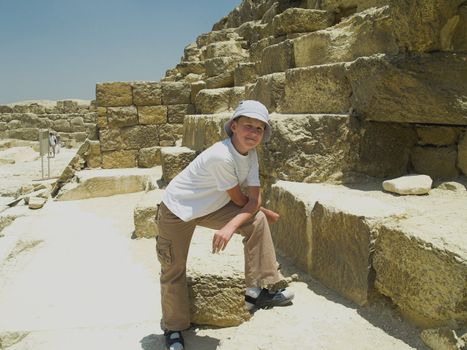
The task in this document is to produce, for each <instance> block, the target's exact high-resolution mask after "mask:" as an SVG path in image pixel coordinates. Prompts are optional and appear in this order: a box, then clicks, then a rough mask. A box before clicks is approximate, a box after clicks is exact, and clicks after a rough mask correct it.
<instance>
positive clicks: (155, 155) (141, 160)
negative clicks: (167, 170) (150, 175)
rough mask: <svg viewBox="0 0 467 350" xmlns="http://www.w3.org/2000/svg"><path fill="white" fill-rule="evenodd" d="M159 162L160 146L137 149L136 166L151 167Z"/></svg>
mask: <svg viewBox="0 0 467 350" xmlns="http://www.w3.org/2000/svg"><path fill="white" fill-rule="evenodd" d="M160 164H161V148H160V147H159V146H156V147H148V148H141V149H140V150H139V151H138V167H140V168H152V167H153V166H155V165H160Z"/></svg>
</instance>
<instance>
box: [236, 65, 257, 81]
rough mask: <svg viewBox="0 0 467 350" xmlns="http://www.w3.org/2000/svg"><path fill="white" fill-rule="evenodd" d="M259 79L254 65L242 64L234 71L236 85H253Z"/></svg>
mask: <svg viewBox="0 0 467 350" xmlns="http://www.w3.org/2000/svg"><path fill="white" fill-rule="evenodd" d="M256 78H257V74H256V66H255V64H254V63H240V64H239V65H238V66H237V67H236V68H235V70H234V85H235V86H243V85H246V84H249V83H253V82H254V81H255V80H256Z"/></svg>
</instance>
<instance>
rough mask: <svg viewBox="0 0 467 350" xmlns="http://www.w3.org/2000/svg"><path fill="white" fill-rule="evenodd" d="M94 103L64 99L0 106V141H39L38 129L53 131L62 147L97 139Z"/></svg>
mask: <svg viewBox="0 0 467 350" xmlns="http://www.w3.org/2000/svg"><path fill="white" fill-rule="evenodd" d="M96 117H97V113H96V108H95V106H94V104H91V103H78V102H77V101H72V100H65V101H57V102H48V103H43V102H31V103H26V104H12V105H3V106H0V138H11V139H19V140H29V141H38V139H39V130H44V129H48V130H51V131H55V132H56V133H57V134H58V135H59V137H60V141H61V142H62V143H63V144H64V145H65V146H76V145H77V144H80V143H82V142H84V140H86V139H87V138H88V139H90V140H97V138H98V135H97V128H96V123H97V120H96V119H97V118H96Z"/></svg>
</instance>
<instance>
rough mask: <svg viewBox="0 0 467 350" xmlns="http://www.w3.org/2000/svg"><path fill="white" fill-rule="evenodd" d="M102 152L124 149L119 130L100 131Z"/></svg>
mask: <svg viewBox="0 0 467 350" xmlns="http://www.w3.org/2000/svg"><path fill="white" fill-rule="evenodd" d="M99 139H100V142H101V151H102V152H106V151H116V150H120V149H122V135H121V132H120V130H119V129H102V130H100V131H99Z"/></svg>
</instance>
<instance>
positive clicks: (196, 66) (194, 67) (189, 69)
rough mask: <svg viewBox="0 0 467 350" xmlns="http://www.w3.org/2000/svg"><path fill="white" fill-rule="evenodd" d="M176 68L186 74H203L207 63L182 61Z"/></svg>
mask: <svg viewBox="0 0 467 350" xmlns="http://www.w3.org/2000/svg"><path fill="white" fill-rule="evenodd" d="M176 69H177V70H178V71H179V72H180V73H181V74H182V75H184V76H185V75H188V74H190V73H194V74H203V73H205V72H206V68H205V64H204V62H202V61H182V62H180V63H179V64H177V66H176Z"/></svg>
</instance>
